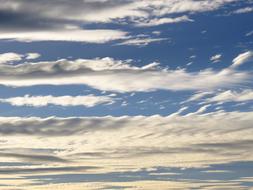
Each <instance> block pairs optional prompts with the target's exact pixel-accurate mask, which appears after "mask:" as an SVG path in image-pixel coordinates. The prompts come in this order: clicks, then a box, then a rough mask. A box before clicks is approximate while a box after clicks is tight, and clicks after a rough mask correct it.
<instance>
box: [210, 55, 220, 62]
mask: <svg viewBox="0 0 253 190" xmlns="http://www.w3.org/2000/svg"><path fill="white" fill-rule="evenodd" d="M221 57H222V54H216V55H214V56H212V57H211V58H210V61H212V62H213V63H218V62H220V59H221Z"/></svg>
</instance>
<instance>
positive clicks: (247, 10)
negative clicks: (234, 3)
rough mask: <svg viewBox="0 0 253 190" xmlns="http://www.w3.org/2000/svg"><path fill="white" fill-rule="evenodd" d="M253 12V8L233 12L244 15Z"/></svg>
mask: <svg viewBox="0 0 253 190" xmlns="http://www.w3.org/2000/svg"><path fill="white" fill-rule="evenodd" d="M252 11H253V7H245V8H241V9H237V10H235V11H233V13H234V14H243V13H249V12H252Z"/></svg>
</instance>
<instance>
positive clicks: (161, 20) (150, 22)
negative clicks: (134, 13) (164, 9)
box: [136, 15, 194, 27]
mask: <svg viewBox="0 0 253 190" xmlns="http://www.w3.org/2000/svg"><path fill="white" fill-rule="evenodd" d="M193 21H194V20H192V19H190V18H189V17H188V16H185V15H184V16H180V17H175V18H157V19H151V20H147V21H140V22H139V23H137V24H136V26H146V27H147V26H158V25H162V24H172V23H179V22H193Z"/></svg>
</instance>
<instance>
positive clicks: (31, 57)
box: [26, 53, 41, 60]
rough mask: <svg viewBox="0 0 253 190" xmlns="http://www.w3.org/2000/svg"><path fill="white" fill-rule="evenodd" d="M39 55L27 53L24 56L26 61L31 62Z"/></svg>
mask: <svg viewBox="0 0 253 190" xmlns="http://www.w3.org/2000/svg"><path fill="white" fill-rule="evenodd" d="M40 56H41V55H40V54H39V53H27V54H26V59H28V60H31V59H37V58H39V57H40Z"/></svg>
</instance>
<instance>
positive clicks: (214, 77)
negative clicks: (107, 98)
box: [0, 58, 251, 92]
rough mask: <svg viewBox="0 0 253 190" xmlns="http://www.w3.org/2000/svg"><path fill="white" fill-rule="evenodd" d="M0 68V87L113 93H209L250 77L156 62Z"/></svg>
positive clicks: (231, 71)
mask: <svg viewBox="0 0 253 190" xmlns="http://www.w3.org/2000/svg"><path fill="white" fill-rule="evenodd" d="M243 62H244V61H243ZM234 64H235V63H234ZM234 64H233V65H234ZM240 64H242V62H240ZM236 65H238V63H237V62H236ZM0 69H1V70H0V74H1V76H0V84H2V85H5V86H15V87H20V86H33V85H67V84H76V85H88V86H90V87H92V88H95V89H99V90H106V91H116V92H132V91H153V90H157V89H163V90H175V91H176V90H211V89H217V88H222V87H233V86H234V85H238V84H242V83H248V82H249V79H250V76H251V74H250V73H249V72H246V71H237V70H235V69H233V68H226V69H223V70H221V71H215V70H212V69H206V70H203V71H199V72H188V71H186V70H184V69H179V70H170V69H167V68H160V67H159V66H158V64H157V63H151V64H148V65H145V66H143V67H137V66H133V64H131V62H130V61H129V60H126V61H120V60H114V59H112V58H102V59H100V58H97V59H89V60H88V59H78V60H74V61H70V60H65V59H63V60H57V61H52V62H38V63H36V62H35V63H24V64H19V65H6V64H1V65H0ZM206 81H209V82H208V83H206Z"/></svg>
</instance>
